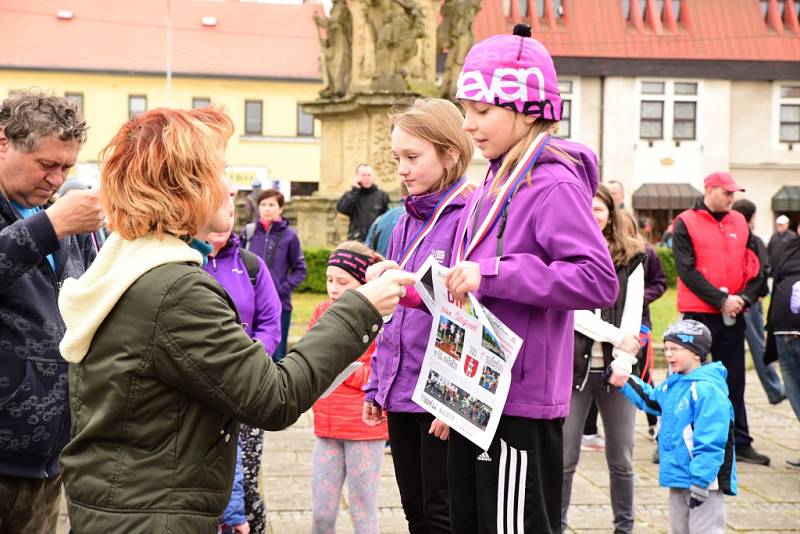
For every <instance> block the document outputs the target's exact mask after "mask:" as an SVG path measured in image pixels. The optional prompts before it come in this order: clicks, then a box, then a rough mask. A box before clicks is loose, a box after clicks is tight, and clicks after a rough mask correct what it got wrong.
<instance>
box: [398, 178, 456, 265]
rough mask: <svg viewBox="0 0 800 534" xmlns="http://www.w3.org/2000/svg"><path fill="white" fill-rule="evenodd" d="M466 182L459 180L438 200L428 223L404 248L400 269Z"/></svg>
mask: <svg viewBox="0 0 800 534" xmlns="http://www.w3.org/2000/svg"><path fill="white" fill-rule="evenodd" d="M467 185H468V184H467V180H466V179H465V178H463V177H462V178H461V179H460V180H459V181H458V182H456V183H455V184H453V185H452V186H451V187H450V189H448V190H447V192H446V193H445V194H444V195H443V196H442V198H440V199H439V202H438V203H437V204H436V207H435V208H434V210H433V213H432V214H431V216H430V218H429V219H428V222H427V223H425V226H423V227H422V228H420V229H419V230H417V233H416V234H414V237H412V238H411V242H410V243H409V244H408V245H407V246H406V249H405V250H404V251H403V255H402V256H401V259H400V262H399V263H400V268H401V269H404V268H405V266H406V263H408V260H410V259H411V256H412V254H414V251H415V250H416V249H417V247H418V246H419V245H420V243H422V241H423V240H424V239H425V237H426V236H427V235H428V234H429V233H431V230H433V227H434V226H436V221H438V220H439V217H441V215H442V213H444V210H445V208H447V206H449V205H450V203H451V202H453V200H454V199H455V198H456V197H457V196H458V195H460V194H461V193H463V192H464V190H465V189H466V188H467Z"/></svg>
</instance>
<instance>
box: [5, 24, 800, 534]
mask: <svg viewBox="0 0 800 534" xmlns="http://www.w3.org/2000/svg"><path fill="white" fill-rule="evenodd" d="M532 70H535V71H536V72H537V73H538V75H537V76H532V75H529V74H530V72H531V71H532ZM498 73H499V74H498ZM498 76H499V77H501V78H502V79H503V80H504V81H503V83H504V84H505V86H504V88H503V89H498V88H497V87H496V83H495V82H496V80H497V79H498ZM457 98H458V100H459V102H460V104H461V108H462V109H463V113H462V111H461V109H459V107H457V106H456V105H455V104H454V103H452V102H450V101H447V100H441V99H434V98H421V99H418V100H415V101H412V102H407V103H404V104H402V105H398V107H397V108H395V109H393V110H392V112H391V114H390V125H391V151H392V156H393V157H394V160H395V161H396V163H397V173H398V176H399V179H400V180H401V181H402V182H403V185H404V188H405V190H406V191H407V195H406V196H405V197H404V200H403V206H401V207H398V208H400V209H398V210H397V211H394V212H393V211H388V212H387V210H388V208H389V202H388V196H387V195H386V193H385V192H383V191H381V190H380V189H379V188H378V187H377V186H376V185H375V184H374V177H373V171H372V168H371V167H370V166H369V165H366V164H361V165H359V166H358V167H357V169H356V178H355V182H356V183H355V186H354V187H353V189H352V190H351V191H349V192H347V193H345V195H344V196H343V197H342V198H341V199H340V200H339V202H338V205H337V209H338V210H339V211H340V212H342V213H344V214H346V215H348V216H349V217H350V229H349V236H348V241H347V242H344V243H342V244H340V245H339V246H337V247H336V249H335V250H333V252H332V253H331V254H330V257H329V259H328V263H327V270H326V282H327V293H328V299H327V300H326V301H325V302H323V303H321V304H320V305H319V306H318V307H317V308H316V309H315V310H314V313H313V316H312V318H311V321H310V323H309V327H308V331H307V332H306V334H305V335H304V336H303V337H302V339H300V340H299V341H298V342H297V343H296V344H295V345H294V346H293V347H292V348H291V350H288V349H287V337H288V326H289V323H290V321H291V314H292V306H291V295H292V292H293V291H294V289H295V288H296V287H297V286H298V285H299V284H300V283H301V282H302V280H303V278H304V277H305V275H306V265H305V261H304V257H303V252H302V248H301V246H300V242H299V239H298V237H297V234H296V232H295V231H294V230H293V229H292V228H291V227H290V225H289V224H288V222H287V221H286V219H285V218H284V217H283V209H284V198H283V196H282V195H281V193H280V192H278V191H276V190H273V189H267V190H263V191H259V193H258V195H257V197H256V198H255V199H253V206H252V208H251V209H252V210H253V216H254V218H255V220H254V221H252V222H251V223H249V224H247V225H246V226H245V227H244V229H243V231H242V232H241V234H240V235H237V234H236V233H235V232H234V231H233V222H234V218H235V217H234V207H233V200H232V199H233V196H234V195H235V190H234V189H233V187H232V184H231V183H230V180H228V179H227V178H226V177H225V175H224V152H225V146H226V143H227V141H228V139H229V137H230V136H231V134H232V132H233V124H232V121H231V119H230V118H229V117H228V116H227V115H226V114H225V113H224V112H223V111H221V110H219V109H216V108H213V107H209V108H203V109H197V110H191V111H184V110H173V109H155V110H151V111H148V112H146V113H144V114H142V115H139V116H137V117H134V118H132V119H131V120H129V121H128V122H127V123H125V124H124V125H123V126H122V127H121V128H120V130H119V132H118V133H117V134H116V135H115V136H114V138H113V139H111V140H110V142H109V143H108V144H107V146H106V147H105V148H104V149H103V151H102V153H101V161H102V165H101V175H100V188H99V190H94V189H89V188H75V189H73V190H72V191H69V192H66V191H65V192H63V194H62V195H60V196H54V194H55V193H56V192H57V191H58V189H59V188H60V187H61V186H62V184H63V183H64V181H65V178H66V176H67V175H68V173H69V171H70V169H71V168H72V167H73V166H74V165H75V162H76V159H77V155H78V152H79V150H80V147H81V145H82V144H83V142H84V141H85V138H86V124H85V122H84V121H83V118H82V117H81V115H80V113H79V112H78V111H77V109H76V108H75V106H74V105H73V104H70V103H69V102H68V101H67V100H66V99H64V98H61V97H55V96H52V95H46V94H42V93H39V92H18V93H14V94H12V95H11V96H9V97H8V98H7V99H6V100H4V101H3V102H2V104H0V260H1V261H0V275H1V276H0V294H1V295H2V299H0V316H2V317H3V321H2V322H0V356H2V373H0V427H1V428H2V430H0V494H1V495H4V497H5V498H4V499H0V530H3V531H4V532H20V533H22V532H24V533H26V534H27V533H49V532H53V531H54V530H55V524H56V520H57V515H58V510H59V502H60V495H61V488H62V484H63V487H64V489H65V493H66V496H67V504H68V510H69V518H70V524H71V527H72V529H73V531H74V532H75V533H77V534H84V533H95V532H186V533H209V534H212V533H215V532H237V533H239V534H248V533H249V532H253V533H262V532H265V529H266V510H265V507H264V503H263V502H262V500H261V497H260V495H261V492H260V491H259V487H258V484H259V481H258V473H259V470H260V466H261V461H262V457H263V452H262V447H263V443H264V434H263V430H279V429H282V428H286V427H287V426H289V425H291V424H292V423H293V422H294V421H295V420H296V419H297V418H298V417H299V416H300V415H301V414H302V413H303V412H305V411H306V410H308V409H313V412H314V433H315V436H316V438H315V444H314V452H313V463H312V465H313V468H312V469H313V472H312V491H311V498H312V503H313V504H312V508H313V519H312V522H313V527H312V528H313V532H315V533H332V532H335V529H336V518H337V516H338V509H339V503H340V500H341V492H342V489H343V485H344V483H345V481H347V484H348V490H349V495H350V509H349V512H350V515H351V519H352V522H353V525H354V528H355V531H356V532H358V533H359V534H368V533H375V532H378V531H379V525H378V494H377V491H378V487H379V484H378V480H379V476H380V466H381V463H382V461H383V457H384V456H383V452H384V444H385V443H386V441H387V439H388V440H389V442H390V444H391V453H392V454H391V459H392V462H393V463H394V473H395V477H396V481H397V486H398V488H399V492H400V498H401V503H402V506H403V510H404V512H405V516H406V520H407V523H408V529H409V532H412V533H449V532H457V533H459V534H460V533H473V532H474V533H501V532H509V531H517V532H522V531H528V532H553V533H555V532H562V530H563V529H565V528H566V527H568V526H569V504H570V499H571V490H572V481H573V477H574V474H575V470H576V467H577V464H578V462H579V459H580V453H581V449H582V444H584V443H585V441H586V439H585V438H586V435H587V432H588V434H589V435H590V437H591V436H592V435H595V437H596V435H597V434H598V430H597V428H596V420H597V414H598V413H599V416H600V417H601V419H602V422H603V431H604V436H605V441H604V443H603V444H602V448H604V450H605V456H606V460H607V464H608V472H609V479H610V499H611V507H612V511H613V527H614V530H615V532H632V531H633V528H634V523H635V519H636V518H635V507H634V495H635V489H636V483H635V478H634V471H633V433H634V420H635V410H636V408H639V409H642V410H645V411H646V412H647V413H648V415H649V417H650V419H649V422H650V425H651V429H652V433H653V436H654V438H656V439H657V441H658V454H657V458H658V459H659V461H660V475H659V481H660V484H661V485H662V486H664V487H666V488H669V489H670V494H669V507H670V526H671V528H672V530H673V531H674V532H695V533H699V532H703V533H714V532H724V529H725V506H724V497H723V495H735V494H736V491H737V486H736V480H737V479H736V462H750V463H754V464H761V465H766V464H769V463H770V458H768V457H767V456H765V455H764V454H761V453H759V452H758V451H757V450H756V449H755V448H754V446H753V443H752V442H753V438H752V436H751V434H750V429H749V426H748V419H747V410H746V405H745V401H744V399H745V397H744V391H745V350H744V347H745V339H747V342H748V344H749V346H750V350H751V354H752V357H753V358H754V359H755V360H756V369H757V370H758V373H759V378H760V380H761V382H762V384H763V386H764V388H765V391H766V392H767V395H768V397H769V400H770V402H774V403H778V402H781V401H783V400H784V399H786V398H788V399H789V402H790V404H791V406H792V408H793V410H794V412H795V414H796V415H797V416H798V419H800V315H799V314H800V238H798V236H797V234H796V233H792V232H791V230H789V229H788V228H787V229H785V230H784V231H783V232H781V231H780V226H779V232H778V234H776V236H773V238H772V239H771V240H770V242H769V245H768V246H766V247H765V246H764V244H763V242H759V240H758V239H757V238H756V236H755V235H754V234H753V233H752V231H751V229H752V227H753V226H752V225H753V218H754V212H755V210H754V206H753V205H752V203H748V202H746V201H743V200H741V199H740V201H739V202H738V203H736V204H735V203H734V195H735V194H736V193H737V192H740V191H742V189H741V188H740V187H739V186H738V185H737V184H736V182H735V180H734V179H733V177H732V176H731V175H730V174H728V173H725V172H717V173H713V174H711V175H710V176H708V177H707V178H706V179H705V182H704V194H703V196H702V197H700V198H698V199H697V202H696V204H695V205H694V206H693V207H691V208H690V209H687V210H686V211H684V212H682V213H681V214H679V215H678V216H677V217H676V219H675V221H674V222H673V225H672V235H671V238H670V239H671V243H672V248H673V252H674V255H675V263H676V268H677V274H678V291H677V309H678V311H679V312H680V313H681V314H682V316H683V317H682V320H681V321H678V322H676V323H674V324H672V325H670V326H669V327H668V328H667V329H666V331H665V333H664V354H665V358H666V361H667V363H668V366H669V370H668V377H667V379H666V380H665V381H664V382H663V383H662V384H658V385H655V384H653V381H652V376H651V373H650V371H651V370H652V368H653V365H654V350H653V345H654V342H655V341H657V340H654V339H652V334H651V328H652V324H651V321H650V316H649V309H648V306H649V305H650V304H651V303H652V302H653V301H654V300H655V299H657V298H659V297H660V296H661V295H663V293H664V291H665V290H666V278H665V276H664V273H663V270H662V269H661V267H660V265H659V263H658V257H657V255H656V254H655V251H654V250H653V249H652V247H651V246H650V245H649V244H647V243H646V242H645V241H644V240H643V239H642V238H641V237H640V236H639V234H638V232H637V228H636V223H635V221H634V220H633V218H632V216H631V215H630V214H628V212H627V211H625V208H624V191H623V190H622V188H621V184H618V183H616V184H615V183H609V184H607V185H608V186H609V187H606V186H604V185H602V184H599V176H598V167H597V158H596V156H595V154H594V153H593V152H592V151H591V150H590V149H588V148H587V147H585V146H583V145H581V144H579V143H575V142H571V141H568V140H564V139H559V138H557V137H556V136H555V134H556V133H557V132H558V127H559V121H560V120H561V112H562V104H561V96H560V94H559V88H558V80H557V76H556V71H555V68H554V64H553V61H552V58H551V57H550V55H549V53H548V52H547V50H546V49H545V47H544V46H543V45H542V44H541V43H539V42H538V41H536V40H535V39H533V38H531V33H530V28H529V27H527V26H525V25H517V27H515V28H514V34H513V35H498V36H494V37H491V38H489V39H487V40H484V41H482V42H480V43H477V44H476V45H475V46H474V47H473V48H472V49H471V50H470V51H469V53H468V54H467V57H466V59H465V61H464V65H463V71H462V73H461V77H460V79H459V83H458V93H457ZM475 148H477V149H478V150H479V151H480V152H481V153H482V155H483V156H484V157H485V158H486V159H487V160H488V162H489V165H488V168H487V169H486V174H485V176H484V179H483V180H482V181H480V182H479V183H477V184H471V183H469V182H468V180H466V178H465V177H464V174H465V171H466V168H467V165H468V164H469V162H470V159H471V158H472V154H473V151H474V149H475ZM564 214H569V216H568V217H565V216H564ZM390 215H391V216H390ZM395 217H396V219H395ZM781 220H782V219H781V218H779V220H778V223H779V225H780V224H782V223H781ZM784 222H785V223H786V224H787V227H788V220H787V221H784ZM374 225H378V226H374ZM371 227H373V228H372V229H370V228H371ZM101 228H102V229H103V233H102V234H101V236H100V238H99V239H98V234H96V232H98V231H99V230H101ZM376 235H378V236H379V237H375V236H376ZM103 239H104V240H103ZM381 239H383V242H384V243H385V244H386V249H385V251H384V250H379V251H376V250H375V249H376V248H380V247H379V246H378V243H379V242H381ZM364 240H366V241H367V242H368V244H370V245H372V246H371V247H370V246H367V245H365V244H364V243H363V242H362V241H364ZM430 256H433V257H434V258H435V259H436V260H438V261H439V262H440V263H441V264H442V265H444V266H447V267H449V268H450V269H449V271H448V274H447V276H446V278H445V285H446V287H447V289H448V290H449V292H450V293H451V295H452V296H453V297H454V298H455V299H456V300H459V301H462V302H463V301H464V300H465V299H466V295H467V293H471V294H473V295H474V296H475V297H476V298H477V299H478V300H479V301H480V302H481V304H482V305H483V306H485V307H486V308H487V309H488V310H490V311H491V312H492V313H493V314H494V315H495V316H496V317H497V318H498V319H499V320H500V321H502V322H503V323H504V324H506V325H507V326H508V327H509V328H510V329H511V330H513V331H514V332H515V333H517V334H518V335H519V336H520V337H521V338H522V340H523V343H522V347H521V349H520V351H519V354H518V356H517V359H516V361H515V363H514V366H513V369H512V370H511V373H510V387H509V391H508V396H507V400H506V402H505V404H504V405H503V406H502V408H501V409H502V416H501V417H500V419H499V425H498V427H497V431H496V433H495V434H494V437H493V439H492V441H491V444H490V445H489V447H488V448H486V449H485V450H484V449H483V448H481V447H478V446H477V445H475V444H474V443H473V442H472V441H470V440H469V439H467V438H465V437H464V436H462V435H460V434H459V433H458V432H456V431H452V432H451V431H450V429H449V428H448V426H447V425H446V424H445V423H443V422H442V421H441V420H439V419H437V418H436V417H434V416H433V415H431V414H430V413H428V412H427V411H426V410H424V409H423V408H422V407H421V406H419V405H418V404H416V403H415V402H414V401H413V400H412V395H413V392H414V389H415V387H416V384H417V381H418V380H419V378H420V376H419V375H420V372H421V368H422V363H423V358H424V356H425V353H426V348H427V340H428V336H427V335H426V333H428V332H430V331H431V328H432V327H433V326H434V325H433V324H432V316H431V314H430V313H429V312H428V311H427V309H426V307H425V306H424V304H423V303H422V301H421V298H420V296H419V295H418V294H417V293H416V291H415V290H414V288H413V281H414V280H413V277H412V275H411V274H410V273H414V272H416V271H417V270H418V269H419V268H420V266H421V265H422V264H423V263H424V262H425V261H426V260H427V259H428V258H429V257H430ZM768 277H772V279H773V284H772V298H771V300H770V306H769V309H768V310H767V313H766V323H767V325H766V327H765V326H764V318H763V311H762V308H761V305H760V302H761V299H763V298H764V297H765V296H766V295H767V294H768V293H769V291H770V289H769V286H768V285H767V284H766V280H767V278H768ZM440 338H441V339H440V341H446V342H449V343H451V344H453V345H455V346H457V345H459V344H460V343H461V342H463V339H462V338H461V337H460V335H459V333H458V332H456V331H455V330H451V329H448V328H444V329H442V332H441V335H440ZM709 355H710V359H711V360H712V361H711V362H709V361H708V356H709ZM775 360H777V361H778V362H779V365H780V369H781V375H782V382H781V380H780V378H779V377H778V375H777V373H776V372H775V369H774V368H772V367H771V366H770V362H772V361H775ZM345 368H348V369H350V370H351V371H352V372H351V374H349V375H348V376H346V378H344V381H343V382H341V383H339V385H338V386H337V387H335V388H332V389H333V390H332V391H327V392H326V390H327V389H329V386H330V385H331V384H332V383H333V382H334V380H335V379H336V378H337V376H338V375H340V373H341V372H342V371H343V370H344V369H345ZM481 380H483V381H484V383H485V385H484V387H486V388H487V389H490V388H491V387H493V384H495V386H494V387H496V380H497V377H495V376H492V377H482V378H481ZM428 384H429V387H430V388H431V391H436V392H438V394H439V396H440V397H441V398H443V399H446V400H449V401H450V402H451V404H453V406H455V407H456V409H459V410H461V411H462V412H463V413H464V414H466V415H467V416H468V417H470V418H471V420H472V421H473V422H474V423H475V424H476V425H478V426H485V425H486V424H487V422H488V418H489V411H488V407H486V406H484V405H482V404H481V405H480V406H479V405H477V404H474V403H473V404H470V403H469V402H467V399H466V398H465V397H462V396H461V395H460V394H459V392H458V391H456V390H455V389H453V388H452V387H451V385H449V384H447V383H446V382H445V381H444V379H443V378H442V377H438V376H437V377H431V378H430V379H429V381H428ZM323 392H326V393H327V395H326V396H325V397H324V398H320V396H321V395H322V394H323ZM465 402H466V404H465ZM593 406H595V407H596V412H595V413H594V415H593V411H592V410H593ZM656 418H660V420H657V419H656ZM593 425H594V426H595V428H592V426H593ZM267 439H268V438H267ZM595 443H596V442H595ZM267 461H269V460H268V459H267ZM791 463H792V465H798V464H800V460H798V462H797V463H794V462H793V461H792V462H791ZM232 490H233V491H232ZM20 503H22V504H20Z"/></svg>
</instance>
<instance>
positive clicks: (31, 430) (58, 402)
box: [0, 360, 69, 457]
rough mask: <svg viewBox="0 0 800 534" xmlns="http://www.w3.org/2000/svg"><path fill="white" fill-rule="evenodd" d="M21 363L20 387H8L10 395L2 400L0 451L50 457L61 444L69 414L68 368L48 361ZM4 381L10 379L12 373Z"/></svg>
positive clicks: (64, 364) (1, 398)
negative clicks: (59, 439) (22, 371)
mask: <svg viewBox="0 0 800 534" xmlns="http://www.w3.org/2000/svg"><path fill="white" fill-rule="evenodd" d="M17 361H19V360H17ZM20 364H21V366H24V367H23V368H24V376H23V377H22V379H21V380H20V381H19V383H18V384H17V386H16V387H14V388H13V389H12V387H9V388H8V390H12V392H11V393H10V394H8V395H5V396H2V397H0V409H2V411H3V412H4V414H5V416H4V417H3V426H4V428H2V429H0V452H3V453H7V454H15V453H20V454H25V455H26V456H36V457H49V456H50V455H51V454H52V452H53V450H54V449H55V448H56V447H57V446H60V445H61V444H60V443H57V442H56V440H57V439H58V437H59V435H60V432H61V430H62V427H63V424H64V421H63V420H64V418H65V417H66V413H68V412H67V383H68V380H69V376H68V366H67V363H66V362H63V363H62V362H55V361H48V360H40V361H31V360H24V361H20ZM17 376H19V373H18V374H17ZM3 378H4V379H5V380H10V377H9V375H8V374H7V375H6V376H5V377H3ZM9 386H11V384H9Z"/></svg>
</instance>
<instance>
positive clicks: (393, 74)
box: [367, 0, 425, 92]
mask: <svg viewBox="0 0 800 534" xmlns="http://www.w3.org/2000/svg"><path fill="white" fill-rule="evenodd" d="M367 6H368V13H367V20H368V22H369V25H370V30H371V32H372V35H373V38H374V43H375V78H374V80H373V88H374V89H377V90H384V91H394V92H403V91H405V90H406V89H407V88H408V80H409V75H410V74H411V73H410V70H409V67H408V65H409V64H410V62H411V60H412V59H414V57H415V56H416V55H417V52H418V50H419V39H420V38H423V37H425V24H424V17H423V13H422V10H421V9H420V6H419V5H418V4H417V2H416V0H368V2H367Z"/></svg>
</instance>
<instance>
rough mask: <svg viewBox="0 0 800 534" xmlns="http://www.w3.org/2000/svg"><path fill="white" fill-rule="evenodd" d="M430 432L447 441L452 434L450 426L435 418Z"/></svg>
mask: <svg viewBox="0 0 800 534" xmlns="http://www.w3.org/2000/svg"><path fill="white" fill-rule="evenodd" d="M428 434H433V435H434V436H436V437H437V438H439V439H440V440H442V441H447V438H448V437H449V436H450V427H449V426H447V425H446V424H445V423H443V422H441V421H440V420H439V419H434V420H433V423H431V428H430V429H429V430H428Z"/></svg>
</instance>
